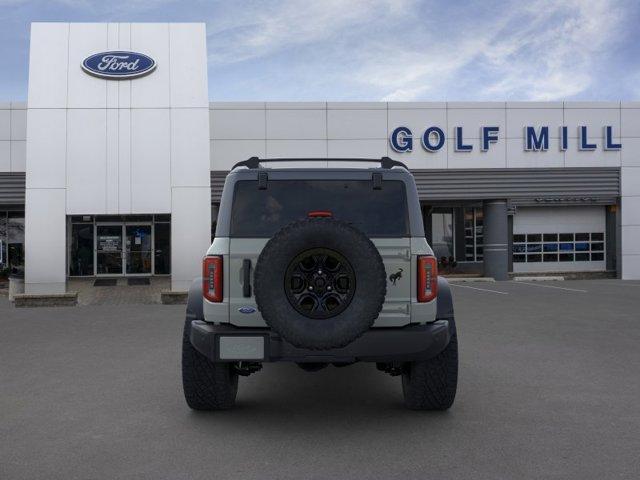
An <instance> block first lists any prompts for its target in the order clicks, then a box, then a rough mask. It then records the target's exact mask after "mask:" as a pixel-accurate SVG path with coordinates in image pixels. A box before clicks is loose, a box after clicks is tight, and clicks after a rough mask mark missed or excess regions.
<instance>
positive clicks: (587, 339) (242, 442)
mask: <svg viewBox="0 0 640 480" xmlns="http://www.w3.org/2000/svg"><path fill="white" fill-rule="evenodd" d="M452 288H453V290H454V296H455V305H456V315H457V322H458V330H459V337H460V346H461V352H460V355H461V366H460V384H459V390H458V397H457V399H456V403H455V404H454V406H453V408H452V409H451V410H450V411H449V412H446V413H430V412H413V411H407V410H405V409H404V407H403V406H402V397H401V389H400V380H399V379H398V378H397V377H396V378H392V377H389V376H387V375H384V374H382V373H380V372H378V371H377V370H376V369H375V367H374V366H372V365H366V364H360V365H355V366H352V367H348V368H341V369H337V368H333V367H330V368H327V369H325V370H323V371H320V372H317V373H306V372H303V371H302V370H300V369H298V368H297V367H296V366H292V365H267V366H265V368H264V370H263V371H262V372H260V373H258V374H256V375H253V376H251V377H249V378H246V379H245V378H242V379H241V383H240V391H239V395H238V407H237V408H236V409H235V410H232V411H228V412H213V413H195V412H191V411H190V410H189V409H188V408H187V407H186V405H185V403H184V400H183V398H182V390H181V384H180V359H179V347H180V336H181V329H182V316H183V314H182V312H183V307H180V306H162V305H136V306H131V305H129V306H92V307H76V308H57V309H18V310H16V309H13V308H10V307H9V305H8V302H7V299H6V297H0V389H1V390H0V478H1V479H3V480H10V479H23V478H24V479H40V478H42V479H58V478H59V479H65V480H68V479H75V478H78V479H93V478H96V479H98V478H99V479H102V478H105V479H120V478H136V479H138V478H148V479H165V478H166V479H183V478H184V479H187V478H198V479H199V478H203V479H204V478H207V479H210V478H215V479H227V478H236V479H245V478H246V479H262V480H264V479H297V480H299V479H322V480H326V479H329V478H339V479H345V478H359V479H377V478H380V479H395V478H398V479H413V478H416V479H417V478H420V479H425V478H438V479H445V478H451V479H474V480H477V479H525V478H526V479H528V478H531V479H543V478H545V479H546V478H562V479H567V478H575V479H581V480H582V479H599V480H600V479H604V478H617V479H623V478H624V479H627V478H628V479H632V478H633V479H636V478H638V477H639V475H640V455H639V454H638V452H640V400H639V399H640V281H636V282H622V281H618V280H591V281H565V282H544V283H542V282H535V283H534V282H531V283H516V282H498V283H492V284H490V283H461V284H457V285H455V286H453V287H452Z"/></svg>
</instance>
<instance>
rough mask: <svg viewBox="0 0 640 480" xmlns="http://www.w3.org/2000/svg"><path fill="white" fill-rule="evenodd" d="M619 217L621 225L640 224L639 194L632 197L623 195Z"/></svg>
mask: <svg viewBox="0 0 640 480" xmlns="http://www.w3.org/2000/svg"><path fill="white" fill-rule="evenodd" d="M620 217H621V220H620V221H621V224H622V226H623V227H625V226H634V225H640V194H638V195H637V196H633V197H632V196H626V197H624V205H623V206H622V208H621V212H620ZM638 243H640V242H638Z"/></svg>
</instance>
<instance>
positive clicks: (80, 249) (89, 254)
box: [69, 216, 94, 277]
mask: <svg viewBox="0 0 640 480" xmlns="http://www.w3.org/2000/svg"><path fill="white" fill-rule="evenodd" d="M93 274H94V270H93V219H92V217H90V216H85V217H72V218H71V248H70V258H69V275H71V276H74V277H75V276H78V277H80V276H87V275H93Z"/></svg>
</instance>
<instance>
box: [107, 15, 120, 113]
mask: <svg viewBox="0 0 640 480" xmlns="http://www.w3.org/2000/svg"><path fill="white" fill-rule="evenodd" d="M119 30H120V27H119V25H118V24H117V23H108V24H107V50H110V51H111V50H121V49H120V42H119V38H118V37H119ZM105 83H106V89H107V99H106V103H107V108H118V107H119V103H120V101H119V100H120V99H119V98H118V97H119V96H120V95H119V87H118V82H105Z"/></svg>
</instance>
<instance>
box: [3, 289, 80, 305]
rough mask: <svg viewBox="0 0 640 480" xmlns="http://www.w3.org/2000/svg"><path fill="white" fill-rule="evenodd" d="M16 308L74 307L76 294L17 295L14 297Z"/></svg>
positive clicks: (76, 298) (76, 300)
mask: <svg viewBox="0 0 640 480" xmlns="http://www.w3.org/2000/svg"><path fill="white" fill-rule="evenodd" d="M13 303H14V306H15V307H16V308H25V307H75V306H76V305H77V304H78V292H69V293H54V294H49V295H33V294H29V293H17V294H16V295H15V296H14V302H13Z"/></svg>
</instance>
